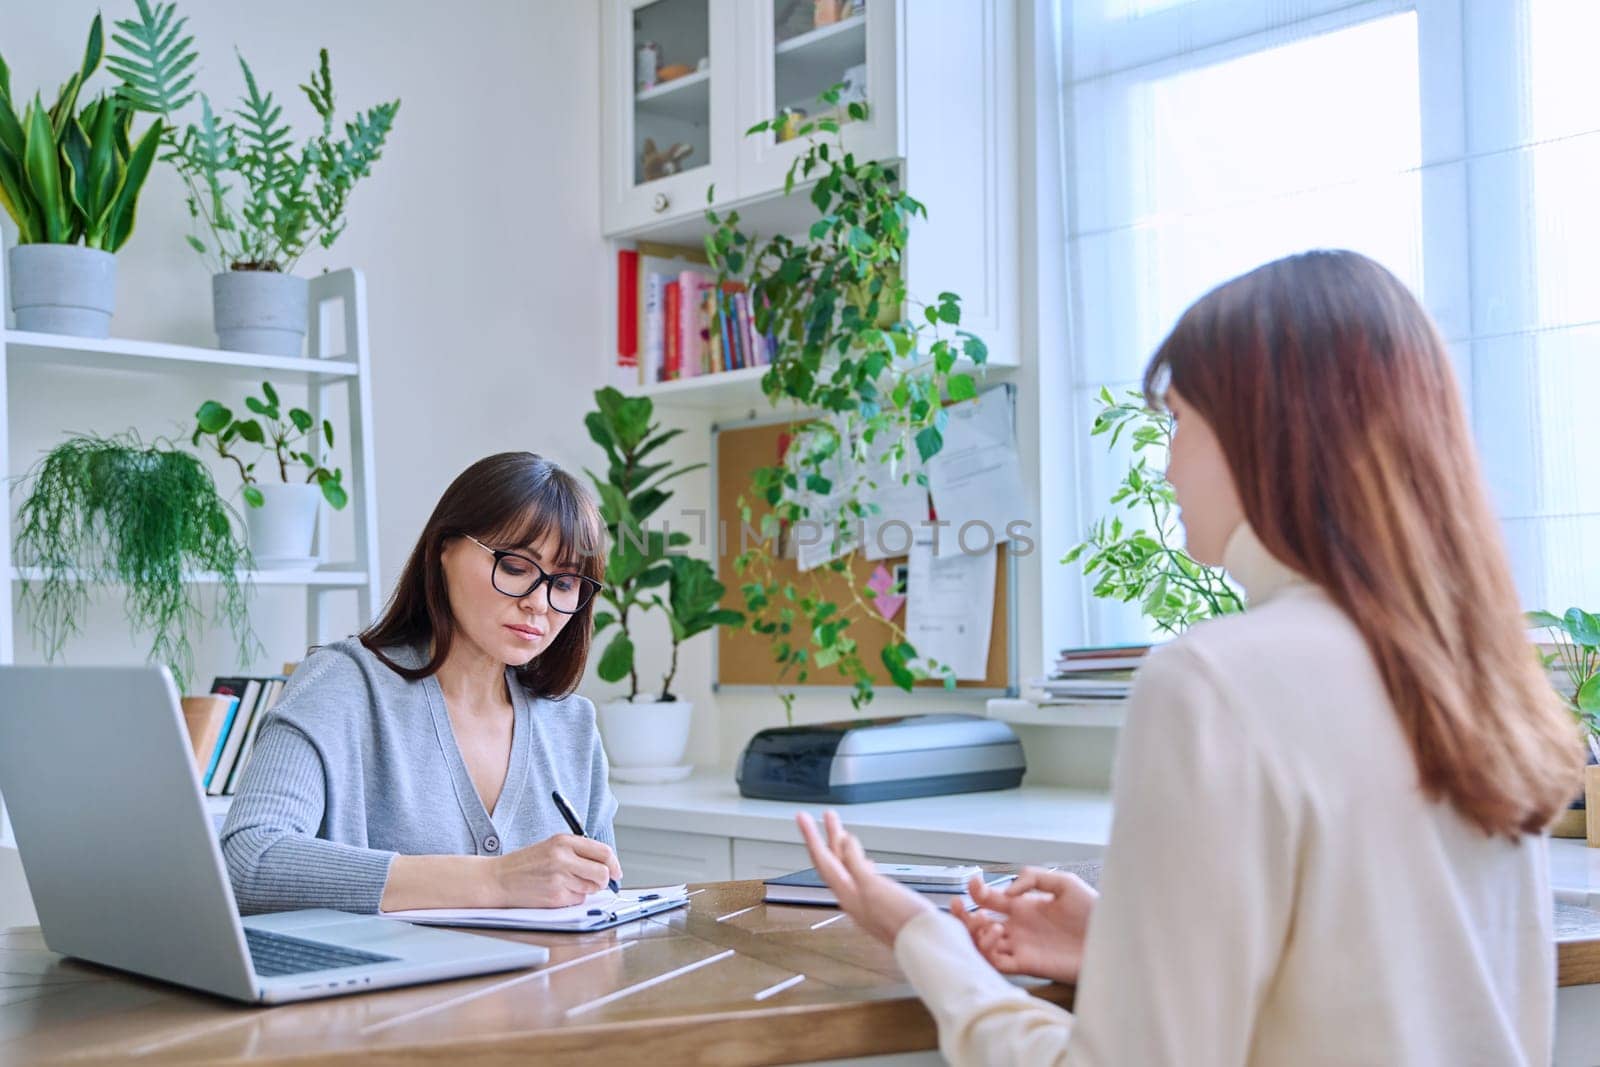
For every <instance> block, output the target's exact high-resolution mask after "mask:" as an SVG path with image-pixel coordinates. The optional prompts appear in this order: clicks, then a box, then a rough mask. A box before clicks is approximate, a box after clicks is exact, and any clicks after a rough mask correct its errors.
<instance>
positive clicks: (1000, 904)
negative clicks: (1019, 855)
mask: <svg viewBox="0 0 1600 1067" xmlns="http://www.w3.org/2000/svg"><path fill="white" fill-rule="evenodd" d="M967 892H968V893H969V894H970V895H971V897H972V899H973V900H974V901H976V902H977V904H978V909H979V910H977V911H974V912H971V913H969V912H968V911H967V910H966V908H965V907H964V906H963V902H962V901H960V900H952V901H951V902H950V911H951V913H952V914H954V915H955V917H956V918H957V919H960V920H961V922H962V923H963V924H964V925H965V926H966V928H967V932H968V933H970V934H971V935H972V943H973V944H974V945H976V946H977V948H978V951H979V952H981V953H982V954H983V958H984V959H986V960H988V961H989V963H990V964H991V965H992V966H993V967H994V969H995V970H997V971H999V972H1001V973H1002V974H1028V975H1034V976H1035V977H1038V978H1050V979H1054V980H1055V981H1057V982H1068V983H1071V982H1076V981H1077V980H1078V971H1079V968H1080V967H1081V966H1082V965H1083V942H1084V935H1085V934H1086V933H1087V932H1088V928H1089V913H1090V911H1092V910H1093V909H1094V902H1095V900H1096V899H1098V898H1099V894H1098V893H1096V892H1095V891H1094V890H1093V889H1091V888H1089V885H1088V883H1087V882H1085V881H1084V880H1083V879H1081V878H1079V877H1078V876H1077V875H1074V874H1067V873H1065V872H1062V871H1047V870H1042V869H1040V868H1038V867H1025V868H1023V871H1022V873H1021V874H1019V875H1017V877H1016V879H1015V880H1014V881H1013V882H1011V884H1010V885H1007V886H1005V887H1004V888H1002V889H991V888H990V887H989V886H987V885H985V884H984V883H983V880H982V879H981V878H973V879H972V881H971V883H970V884H969V885H968V886H967Z"/></svg>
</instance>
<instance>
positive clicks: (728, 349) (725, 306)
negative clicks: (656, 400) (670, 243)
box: [617, 249, 774, 385]
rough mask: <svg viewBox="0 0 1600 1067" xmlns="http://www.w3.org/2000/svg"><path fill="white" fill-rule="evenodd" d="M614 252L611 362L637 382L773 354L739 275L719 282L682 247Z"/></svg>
mask: <svg viewBox="0 0 1600 1067" xmlns="http://www.w3.org/2000/svg"><path fill="white" fill-rule="evenodd" d="M657 251H660V252H663V253H666V252H670V253H672V254H670V255H665V254H663V255H656V254H651V253H646V252H644V251H641V250H635V249H622V250H620V251H619V252H618V253H617V366H618V367H619V368H624V369H628V368H633V369H636V373H637V375H638V380H639V383H640V384H641V385H644V384H650V383H653V382H670V381H677V380H678V379H681V378H698V377H701V376H703V375H707V374H717V373H720V372H722V371H730V370H742V369H744V368H745V367H764V366H767V365H768V364H770V363H771V362H772V351H773V348H774V339H773V338H772V337H771V336H770V335H768V336H762V335H761V334H760V333H758V332H757V330H756V326H755V315H754V313H753V311H752V308H751V306H750V294H749V293H748V292H747V291H746V289H745V286H744V283H743V282H733V281H729V282H723V283H722V284H721V285H720V286H719V285H718V284H717V282H716V278H715V277H714V276H713V275H712V273H711V271H710V268H708V267H706V266H705V265H704V263H703V262H702V261H703V259H704V257H703V256H697V255H696V254H695V253H693V252H692V251H689V250H672V249H658V250H657Z"/></svg>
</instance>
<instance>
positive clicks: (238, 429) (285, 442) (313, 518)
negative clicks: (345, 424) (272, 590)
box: [190, 382, 349, 570]
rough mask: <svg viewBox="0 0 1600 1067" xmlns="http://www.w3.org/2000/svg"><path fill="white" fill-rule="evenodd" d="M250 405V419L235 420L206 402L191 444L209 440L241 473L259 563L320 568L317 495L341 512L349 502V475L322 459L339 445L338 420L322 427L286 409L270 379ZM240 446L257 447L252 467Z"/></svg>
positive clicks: (295, 410)
mask: <svg viewBox="0 0 1600 1067" xmlns="http://www.w3.org/2000/svg"><path fill="white" fill-rule="evenodd" d="M244 406H245V407H246V408H248V409H249V410H250V412H251V413H252V414H251V415H247V416H245V417H243V418H236V417H235V416H234V414H233V411H232V410H231V409H229V408H227V407H224V406H223V405H222V404H220V403H218V402H217V401H215V400H207V401H206V402H205V403H203V404H201V405H200V409H199V410H198V411H196V412H195V429H194V433H193V435H192V436H191V437H190V441H191V442H192V443H193V444H195V445H199V444H200V443H201V441H202V440H205V441H207V442H209V444H210V445H211V447H212V448H213V449H214V450H215V451H216V453H217V455H218V456H219V457H221V458H222V459H225V460H227V461H228V462H230V463H232V464H233V465H234V466H235V467H237V468H238V471H239V480H240V481H241V482H242V483H243V496H244V502H245V505H246V507H245V526H246V529H247V530H248V533H249V542H250V551H251V554H252V555H253V556H254V558H255V563H256V566H258V567H260V568H262V569H263V570H275V569H282V568H291V567H309V566H314V565H315V564H316V562H317V559H316V556H315V555H313V553H312V542H313V540H314V539H315V536H316V530H317V501H318V498H319V497H320V498H321V499H323V500H326V501H327V502H328V504H329V505H330V506H331V507H333V508H334V509H335V510H337V509H340V508H343V507H344V506H345V504H346V503H347V502H348V500H349V496H348V494H347V493H346V492H345V488H344V471H343V470H342V469H341V468H338V467H335V468H332V469H329V468H328V467H327V466H326V465H324V463H323V461H322V459H320V458H318V456H317V452H318V451H320V450H321V449H323V448H332V447H333V423H331V422H329V421H328V420H327V419H323V420H322V425H321V426H320V427H318V426H317V425H316V422H315V420H314V419H312V417H311V413H310V412H308V411H306V410H305V409H303V408H289V409H288V411H287V412H285V411H284V410H283V407H282V405H281V403H280V402H279V400H278V391H277V390H276V389H274V388H273V387H272V383H271V382H262V383H261V395H260V396H259V397H255V396H247V397H245V398H244ZM240 442H244V443H245V444H250V445H255V446H256V447H257V452H256V455H255V457H254V458H253V459H251V460H250V461H249V462H246V461H245V459H244V457H243V456H241V455H239V453H238V452H237V451H235V449H237V448H238V447H239V443H240ZM262 459H270V461H271V462H270V465H269V467H268V470H269V471H272V472H275V473H276V474H277V478H276V479H273V478H272V477H271V475H270V474H269V475H268V477H267V478H266V479H265V480H263V479H262V478H261V477H260V476H258V475H257V473H256V466H257V464H258V463H260V461H261V460H262Z"/></svg>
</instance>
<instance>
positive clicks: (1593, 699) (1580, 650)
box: [1528, 608, 1600, 848]
mask: <svg viewBox="0 0 1600 1067" xmlns="http://www.w3.org/2000/svg"><path fill="white" fill-rule="evenodd" d="M1528 625H1529V626H1537V627H1541V628H1542V629H1544V631H1545V632H1546V633H1547V634H1548V635H1549V638H1550V641H1549V645H1548V649H1549V650H1548V651H1545V650H1544V649H1541V650H1540V659H1541V660H1542V661H1543V662H1544V665H1545V669H1546V670H1547V671H1549V673H1550V680H1551V683H1552V684H1553V685H1554V686H1555V689H1556V692H1557V693H1559V694H1561V699H1562V700H1563V701H1564V702H1565V703H1566V705H1567V707H1568V708H1569V709H1570V710H1571V711H1572V715H1573V718H1574V719H1575V720H1576V722H1577V724H1578V728H1579V730H1580V731H1581V732H1582V734H1583V738H1584V741H1585V743H1586V744H1587V745H1588V749H1589V759H1588V766H1586V767H1585V768H1584V784H1583V791H1582V792H1581V793H1580V794H1579V795H1578V798H1577V799H1576V800H1575V801H1574V802H1573V804H1572V807H1571V809H1569V811H1568V813H1567V815H1565V816H1563V817H1562V818H1560V819H1558V820H1556V823H1555V825H1554V826H1553V827H1551V830H1550V832H1551V834H1553V835H1554V836H1556V837H1586V838H1588V841H1589V847H1590V848H1600V616H1596V615H1594V614H1591V613H1590V612H1587V611H1584V610H1583V609H1582V608H1569V609H1567V612H1566V614H1564V615H1555V614H1552V613H1551V612H1548V611H1531V612H1529V613H1528Z"/></svg>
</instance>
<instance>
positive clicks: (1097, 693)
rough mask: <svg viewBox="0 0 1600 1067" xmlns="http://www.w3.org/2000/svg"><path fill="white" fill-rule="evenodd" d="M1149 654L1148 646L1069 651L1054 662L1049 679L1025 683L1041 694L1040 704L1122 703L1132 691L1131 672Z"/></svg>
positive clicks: (1106, 647)
mask: <svg viewBox="0 0 1600 1067" xmlns="http://www.w3.org/2000/svg"><path fill="white" fill-rule="evenodd" d="M1149 651H1150V646H1149V645H1108V646H1103V647H1100V648H1069V649H1066V650H1064V651H1063V652H1062V653H1061V656H1060V658H1059V659H1057V660H1056V669H1055V671H1054V673H1052V674H1051V675H1050V677H1048V678H1036V679H1034V680H1033V681H1031V682H1030V683H1029V684H1030V685H1031V686H1032V687H1033V688H1035V689H1037V690H1039V691H1041V692H1042V693H1043V694H1044V699H1043V700H1041V701H1040V703H1042V704H1081V703H1086V702H1089V703H1092V702H1096V701H1116V700H1123V699H1125V698H1126V697H1127V695H1128V691H1129V690H1130V689H1132V688H1133V675H1134V672H1135V671H1137V670H1138V669H1139V663H1140V661H1142V660H1143V659H1144V657H1145V655H1146V654H1147V653H1148V652H1149Z"/></svg>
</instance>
